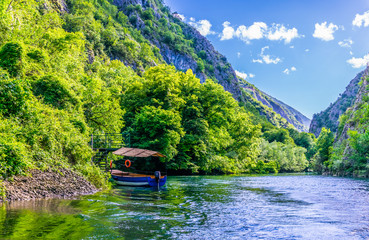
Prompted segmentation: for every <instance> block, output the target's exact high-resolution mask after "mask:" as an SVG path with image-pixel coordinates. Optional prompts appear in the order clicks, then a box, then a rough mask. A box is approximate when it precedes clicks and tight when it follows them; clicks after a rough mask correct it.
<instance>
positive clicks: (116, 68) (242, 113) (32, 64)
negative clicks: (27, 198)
mask: <svg viewBox="0 0 369 240" xmlns="http://www.w3.org/2000/svg"><path fill="white" fill-rule="evenodd" d="M122 2H125V1H120V3H122ZM115 3H116V4H117V5H118V7H122V6H120V5H119V4H118V2H115ZM125 3H128V2H125ZM132 3H134V1H133V2H132ZM145 4H146V5H145V6H144V7H143V6H141V5H132V4H130V5H127V4H126V5H124V6H123V7H124V9H123V10H124V11H120V10H119V9H118V7H117V6H116V5H114V4H112V3H111V2H110V1H107V0H78V1H77V0H69V1H62V0H59V1H51V0H41V1H36V0H29V1H27V2H24V1H19V0H18V1H17V0H6V1H2V2H1V3H0V13H1V14H0V32H1V33H0V136H1V137H0V163H1V169H0V174H1V176H2V177H3V179H8V178H9V177H11V176H13V175H15V174H25V173H26V172H27V171H28V170H30V169H40V170H46V169H54V170H56V171H57V170H58V169H60V168H67V169H73V170H74V171H76V172H79V173H81V174H83V175H84V176H85V177H86V178H87V179H88V180H89V181H91V182H92V183H94V184H95V185H96V186H98V187H102V186H105V185H106V182H105V181H106V175H105V174H104V173H102V172H101V171H100V170H99V169H98V168H97V167H96V166H95V165H94V164H92V163H91V158H92V156H93V155H94V154H95V153H94V152H93V151H92V150H91V149H90V146H89V145H88V143H89V140H90V136H91V134H101V133H107V132H114V133H120V132H123V131H125V132H129V133H130V134H131V144H132V145H133V146H135V147H140V148H149V149H153V150H157V151H160V152H162V153H164V154H165V155H166V156H167V157H166V158H165V159H164V161H165V162H166V163H167V167H168V170H170V171H172V172H173V173H176V172H181V173H183V172H186V173H198V172H200V173H237V172H256V173H265V172H277V171H302V170H304V169H306V167H308V164H309V162H308V160H307V159H310V158H311V156H312V151H313V149H314V137H313V136H311V135H309V134H308V133H299V132H298V131H297V130H295V129H293V128H292V126H291V125H289V124H288V123H287V121H286V120H285V119H283V118H281V117H280V115H278V114H276V113H273V111H272V110H271V109H270V108H269V109H268V111H270V112H272V114H271V115H270V116H272V117H273V118H275V122H272V123H274V125H273V124H271V123H270V119H268V118H270V116H269V115H260V109H258V106H259V105H258V104H260V102H258V101H256V99H255V98H253V97H252V98H250V96H251V94H249V93H246V91H245V90H243V89H241V88H237V86H240V85H241V83H240V82H239V80H238V79H237V78H236V77H235V75H234V71H233V69H232V68H231V66H230V64H229V63H227V62H226V60H225V59H223V58H224V57H222V56H221V55H220V54H219V53H217V52H215V50H214V51H210V52H205V53H204V52H203V51H202V50H199V49H196V48H194V47H193V46H195V45H196V46H199V45H200V44H199V43H196V44H195V43H193V42H191V41H190V40H188V39H187V38H186V37H185V36H191V35H188V34H198V33H197V31H196V30H194V29H193V28H191V27H189V26H187V25H186V24H185V23H183V22H181V21H180V20H179V19H177V20H176V18H173V16H172V14H171V13H170V11H169V9H168V8H167V7H165V6H163V5H162V3H161V2H158V1H147V2H145ZM147 4H148V5H147ZM158 9H159V10H158ZM134 16H136V18H135V17H134ZM142 22H143V23H144V24H145V26H144V28H143V29H138V25H139V24H141V25H142ZM141 25H140V26H141ZM182 27H183V29H182ZM145 29H146V30H145ZM186 29H187V30H186ZM186 31H189V32H191V33H188V32H186ZM181 32H182V33H181ZM174 33H175V34H174ZM180 33H181V34H182V35H181V34H180ZM180 36H182V38H180ZM199 37H200V36H199ZM177 38H180V41H179V43H180V44H179V45H178V44H176V43H178V42H177ZM190 38H191V39H192V37H190ZM200 38H201V37H200ZM148 39H149V40H148ZM155 39H157V41H158V42H159V44H158V45H156V44H154V42H155ZM186 39H187V40H186ZM194 39H195V40H196V39H197V38H194ZM183 42H185V43H186V44H183ZM162 43H165V46H167V47H168V49H167V50H165V49H166V48H165V46H164V47H163V46H161V45H160V44H162ZM209 44H210V43H209ZM158 46H159V47H160V49H159V48H158ZM208 48H212V46H211V45H210V46H208ZM163 49H164V50H163ZM163 51H164V52H163ZM165 51H167V52H170V54H169V55H171V53H175V54H177V55H178V57H176V58H175V59H182V60H180V61H179V62H182V63H183V64H185V65H183V67H182V68H181V67H179V66H176V64H174V66H170V65H167V64H166V61H168V57H169V55H168V54H165ZM212 54H213V55H212ZM182 56H187V57H188V58H191V60H189V61H187V60H186V59H183V58H182ZM213 57H215V59H214V58H213ZM211 61H213V62H211ZM193 63H194V64H196V66H194V70H191V69H193V68H192V65H191V64H193ZM186 64H190V65H186ZM184 70H185V71H184ZM193 72H195V73H196V74H194V73H193ZM206 78H209V79H207V80H205V79H206ZM219 83H221V85H220V84H219ZM224 88H225V89H226V90H228V91H229V92H227V91H225V90H224ZM232 89H234V90H232ZM230 92H231V93H232V94H233V97H232V94H231V93H230ZM237 94H239V95H237ZM235 99H237V100H239V102H237V101H236V100H235ZM255 102H256V104H254V103H255ZM278 122H280V123H278ZM277 123H278V124H279V125H278V124H277ZM281 123H283V124H281ZM276 126H278V127H280V126H281V127H288V126H289V128H288V129H284V128H278V127H276ZM310 164H311V162H310Z"/></svg>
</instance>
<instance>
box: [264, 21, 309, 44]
mask: <svg viewBox="0 0 369 240" xmlns="http://www.w3.org/2000/svg"><path fill="white" fill-rule="evenodd" d="M298 37H302V36H300V35H299V34H298V31H297V29H296V28H291V29H287V28H286V27H285V26H283V25H281V24H273V27H272V29H271V30H270V31H269V33H268V36H267V38H268V39H269V40H284V42H285V43H290V42H291V41H292V40H293V39H294V38H298Z"/></svg>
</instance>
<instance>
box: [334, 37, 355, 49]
mask: <svg viewBox="0 0 369 240" xmlns="http://www.w3.org/2000/svg"><path fill="white" fill-rule="evenodd" d="M353 43H354V42H353V41H352V40H351V39H345V40H343V41H339V42H338V45H340V46H341V47H348V48H350V47H351V45H352V44H353Z"/></svg>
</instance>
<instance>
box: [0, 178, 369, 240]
mask: <svg viewBox="0 0 369 240" xmlns="http://www.w3.org/2000/svg"><path fill="white" fill-rule="evenodd" d="M0 221H1V222H2V224H1V225H0V227H1V229H0V239H329V240H334V239H344V240H348V239H369V181H368V180H359V179H350V178H338V177H325V176H312V175H275V176H271V175H268V176H189V177H187V176H183V177H169V179H168V182H167V185H166V187H165V188H163V189H161V190H160V191H157V190H154V189H147V188H130V187H118V188H115V189H113V190H112V191H111V192H108V193H98V194H95V195H91V196H83V197H80V198H78V199H74V200H55V199H53V200H38V201H20V202H14V203H10V204H4V205H3V206H2V208H0Z"/></svg>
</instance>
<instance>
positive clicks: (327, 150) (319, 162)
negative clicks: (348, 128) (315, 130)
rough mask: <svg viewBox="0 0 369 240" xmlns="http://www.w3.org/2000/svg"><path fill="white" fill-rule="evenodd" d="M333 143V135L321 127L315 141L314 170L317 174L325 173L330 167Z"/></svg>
mask: <svg viewBox="0 0 369 240" xmlns="http://www.w3.org/2000/svg"><path fill="white" fill-rule="evenodd" d="M333 141H334V135H333V133H332V132H331V131H330V130H329V129H326V128H324V127H323V128H322V131H321V132H320V135H319V137H318V139H317V141H316V155H315V170H316V171H317V172H318V173H322V172H324V171H327V170H329V169H330V168H331V167H332V161H330V158H331V154H332V151H333V146H332V145H333Z"/></svg>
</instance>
